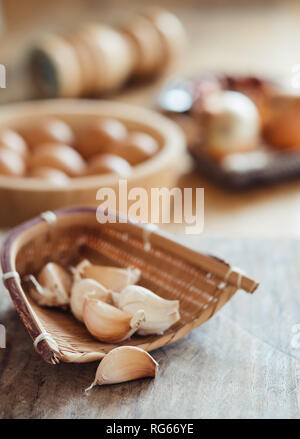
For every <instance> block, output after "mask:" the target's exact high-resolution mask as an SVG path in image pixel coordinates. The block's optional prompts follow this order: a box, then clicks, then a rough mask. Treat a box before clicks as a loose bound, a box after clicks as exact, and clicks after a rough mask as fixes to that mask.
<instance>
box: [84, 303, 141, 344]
mask: <svg viewBox="0 0 300 439" xmlns="http://www.w3.org/2000/svg"><path fill="white" fill-rule="evenodd" d="M144 318H145V313H144V311H141V310H137V311H136V312H135V313H134V315H132V314H129V313H128V312H126V311H122V310H120V309H118V308H115V307H114V306H112V305H109V304H108V303H105V302H102V301H101V300H98V299H95V298H93V297H89V296H88V297H86V298H85V300H84V304H83V321H84V323H85V325H86V327H87V329H88V331H89V332H90V333H91V334H92V335H93V336H94V337H96V338H97V339H98V340H101V341H104V342H108V343H116V342H119V341H123V340H126V339H127V338H129V337H131V335H133V334H134V333H135V332H136V331H137V330H138V328H139V327H140V325H141V322H142V321H143V320H144Z"/></svg>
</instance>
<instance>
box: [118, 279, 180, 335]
mask: <svg viewBox="0 0 300 439" xmlns="http://www.w3.org/2000/svg"><path fill="white" fill-rule="evenodd" d="M112 298H113V302H114V305H115V306H117V307H118V308H119V309H122V310H123V311H126V312H128V313H130V314H134V313H135V312H136V311H138V310H141V309H142V310H143V311H144V312H145V319H144V321H143V322H142V323H141V325H140V327H139V329H138V334H139V335H147V334H163V332H164V331H166V330H167V329H169V328H170V327H171V326H172V325H174V323H176V322H177V321H178V320H179V319H180V314H179V301H178V300H166V299H163V298H162V297H160V296H158V295H156V294H154V293H153V292H152V291H150V290H148V289H147V288H143V287H141V286H138V285H129V286H127V287H126V288H124V289H123V290H122V291H121V293H120V294H118V295H116V294H114V295H113V296H112Z"/></svg>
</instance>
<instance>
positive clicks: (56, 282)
mask: <svg viewBox="0 0 300 439" xmlns="http://www.w3.org/2000/svg"><path fill="white" fill-rule="evenodd" d="M29 280H30V281H31V283H32V287H31V288H30V295H31V296H32V298H33V299H34V300H35V301H36V302H37V303H38V304H39V305H41V306H65V305H68V304H69V302H70V292H71V285H72V278H71V275H70V274H69V273H68V272H67V271H66V270H65V269H64V268H63V267H61V266H60V265H58V264H55V263H54V262H49V263H48V264H47V265H45V267H44V268H43V269H42V270H41V271H40V273H39V275H38V277H37V279H36V278H35V277H34V276H32V275H30V276H29Z"/></svg>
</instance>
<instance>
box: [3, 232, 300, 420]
mask: <svg viewBox="0 0 300 439" xmlns="http://www.w3.org/2000/svg"><path fill="white" fill-rule="evenodd" d="M182 239H183V240H184V241H185V242H187V243H188V241H189V239H188V238H187V237H185V238H182ZM191 239H192V238H191ZM193 244H194V245H195V244H196V246H197V247H198V249H199V250H201V251H209V252H210V253H213V254H216V255H218V256H220V257H224V258H225V259H227V260H229V262H231V263H232V264H233V265H239V266H242V267H243V268H245V269H246V270H247V272H249V274H250V275H252V276H254V277H255V278H257V279H258V280H260V281H261V286H260V288H259V290H258V292H257V293H256V294H255V295H253V296H250V295H247V294H245V293H242V292H239V293H237V294H236V295H235V297H234V298H233V299H232V300H231V302H230V303H228V304H227V305H226V306H225V307H224V308H223V309H222V310H221V311H220V312H219V313H218V314H217V315H216V316H214V318H212V319H211V320H210V321H209V322H207V323H206V324H205V325H203V326H202V327H200V328H198V329H197V330H195V331H193V332H192V333H191V334H190V335H189V336H187V337H186V338H184V339H183V340H181V341H179V342H177V343H175V344H174V345H171V346H169V347H166V348H161V349H159V350H157V351H154V353H153V356H154V357H155V359H156V360H158V362H159V364H160V370H159V374H158V377H157V379H155V380H151V379H145V380H141V381H135V382H132V383H125V384H120V385H114V386H107V387H102V388H100V387H97V388H96V389H94V390H93V391H92V392H91V393H90V394H89V396H85V395H84V394H83V389H84V388H85V387H86V386H87V385H88V384H89V383H90V382H91V381H92V379H93V376H94V373H95V370H96V367H97V363H91V364H80V365H72V364H61V365H58V366H51V365H47V364H45V363H44V362H43V361H42V360H41V359H40V358H39V356H38V355H37V354H36V353H35V352H34V350H33V347H32V343H31V341H30V338H29V336H28V335H27V333H26V332H25V329H24V327H23V326H22V324H21V323H20V321H19V319H18V317H17V315H16V313H15V311H14V309H13V308H12V305H11V304H10V300H9V299H8V296H7V295H6V294H3V289H1V293H2V294H1V299H0V300H1V305H0V322H1V323H3V324H4V325H5V326H6V328H7V348H6V349H3V350H0V395H1V398H0V417H1V418H21V417H26V418H57V417H58V418H70V417H71V418H116V419H120V418H148V417H149V418H163V417H165V418H176V417H182V418H189V417H191V418H222V417H224V418H234V417H238V418H300V396H299V395H300V392H299V390H300V350H295V349H292V348H291V344H290V343H291V338H292V326H293V325H294V324H296V323H300V318H299V313H298V311H297V310H298V309H299V306H300V298H299V280H300V279H299V277H300V274H299V270H297V267H299V264H300V256H299V255H300V241H297V240H281V239H277V240H266V239H264V240H261V239H242V240H228V239H221V238H220V239H207V238H205V239H204V238H199V239H198V240H195V237H193ZM166 394H167V395H168V398H166Z"/></svg>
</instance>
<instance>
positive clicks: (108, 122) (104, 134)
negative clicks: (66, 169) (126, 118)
mask: <svg viewBox="0 0 300 439" xmlns="http://www.w3.org/2000/svg"><path fill="white" fill-rule="evenodd" d="M126 136H127V130H126V127H125V125H123V124H122V123H121V122H119V121H118V120H115V119H99V120H97V121H96V122H94V123H92V124H91V125H89V126H87V127H86V128H85V129H84V130H83V131H82V132H81V133H79V135H78V144H77V149H78V151H79V152H80V154H81V155H82V156H83V157H85V158H90V157H91V156H92V155H95V154H99V153H101V152H109V151H110V147H111V146H112V145H114V144H115V143H118V142H122V141H123V140H124V139H125V138H126Z"/></svg>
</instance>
